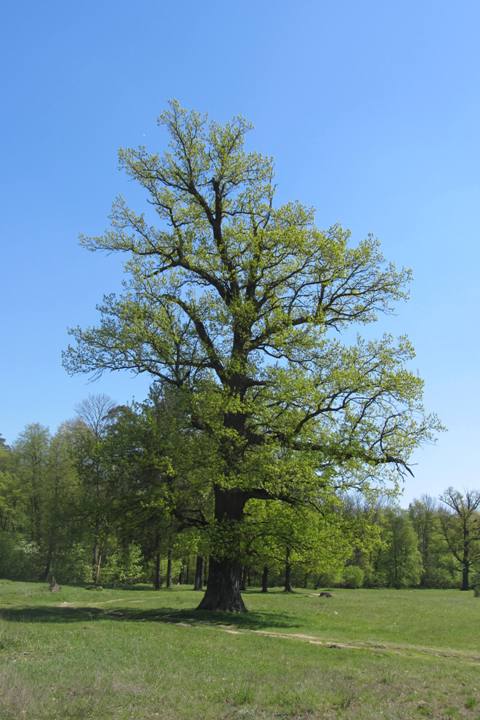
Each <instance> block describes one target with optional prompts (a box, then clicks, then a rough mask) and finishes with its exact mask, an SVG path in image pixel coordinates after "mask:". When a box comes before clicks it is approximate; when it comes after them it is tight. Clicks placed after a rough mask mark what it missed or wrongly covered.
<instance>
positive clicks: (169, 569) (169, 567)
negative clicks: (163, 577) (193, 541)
mask: <svg viewBox="0 0 480 720" xmlns="http://www.w3.org/2000/svg"><path fill="white" fill-rule="evenodd" d="M172 555H173V551H172V548H168V554H167V588H171V587H172Z"/></svg>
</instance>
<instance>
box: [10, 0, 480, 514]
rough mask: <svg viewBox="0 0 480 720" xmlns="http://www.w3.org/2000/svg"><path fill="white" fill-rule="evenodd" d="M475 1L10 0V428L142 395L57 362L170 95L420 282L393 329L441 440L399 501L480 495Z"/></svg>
mask: <svg viewBox="0 0 480 720" xmlns="http://www.w3.org/2000/svg"><path fill="white" fill-rule="evenodd" d="M479 27H480V4H479V3H477V2H475V1H474V0H470V1H468V0H467V1H465V2H460V3H455V4H454V3H452V2H450V1H447V0H439V1H436V2H428V0H423V1H421V2H418V0H416V1H415V2H413V1H410V0H403V2H397V3H393V2H384V1H383V0H376V1H375V2H369V1H368V0H363V2H358V1H357V0H349V1H344V2H342V1H341V0H331V1H329V2H326V1H322V0H316V1H313V0H312V1H307V0H297V1H296V2H295V3H293V2H291V1H290V0H277V1H276V2H273V0H269V1H267V0H264V1H263V2H262V1H261V0H256V2H253V1H251V0H243V1H242V2H237V3H228V2H225V1H223V2H221V1H219V0H212V1H208V0H206V1H205V2H203V3H199V2H194V1H193V0H184V1H183V2H182V1H181V0H179V1H178V2H176V3H173V2H167V1H164V2H161V1H160V0H157V1H156V2H154V1H153V0H137V2H135V3H133V2H131V1H128V2H127V1H126V0H96V1H95V2H92V1H91V0H85V1H84V2H81V3H68V2H60V1H55V0H50V1H49V2H46V3H39V2H33V0H30V2H25V1H24V2H22V0H17V1H16V2H13V0H10V1H8V0H7V2H6V3H4V5H3V7H2V33H1V34H2V38H1V46H0V54H1V57H0V60H1V62H0V73H1V77H2V83H1V87H2V95H1V97H2V112H1V114H0V138H1V144H2V148H1V162H2V173H1V184H2V187H1V195H0V198H1V200H0V202H1V213H0V238H1V256H0V257H1V261H0V307H1V335H0V337H1V349H2V352H1V353H0V378H1V381H0V382H1V388H0V398H1V401H0V433H2V434H3V435H4V436H5V437H6V439H7V441H8V442H12V441H14V439H15V437H16V436H17V434H18V433H19V432H20V431H21V430H22V428H23V427H24V426H25V425H26V424H27V423H29V422H32V421H37V422H40V423H42V424H45V425H48V426H50V428H51V429H52V430H55V428H56V427H57V426H58V424H59V423H60V422H61V421H62V420H64V419H67V418H69V417H71V416H72V415H73V414H74V406H75V404H76V403H78V402H79V401H80V400H82V399H83V398H84V397H86V396H87V395H88V394H89V393H91V392H104V393H107V394H109V395H111V396H112V398H113V399H115V400H116V401H118V402H125V401H127V400H128V399H130V398H131V397H132V396H135V397H136V398H137V399H143V397H144V396H145V394H146V389H147V386H148V382H147V379H146V378H137V379H132V378H130V377H127V376H115V377H114V376H106V377H104V378H103V379H101V380H100V381H98V382H96V383H95V384H93V385H92V384H90V385H89V384H88V383H87V380H86V378H85V377H75V378H70V377H68V376H67V375H66V373H65V372H64V370H63V369H62V366H61V360H60V354H61V351H62V349H63V348H64V347H65V346H66V344H67V333H66V328H67V326H69V325H74V324H81V325H85V324H88V323H93V322H95V319H96V312H95V304H96V302H98V301H99V300H100V299H101V296H102V294H103V293H104V292H106V291H112V290H115V289H117V288H118V285H119V281H120V277H121V272H120V267H119V265H118V262H117V261H116V259H114V258H112V257H110V258H109V257H100V256H99V255H92V254H90V253H87V252H86V251H84V250H82V249H81V248H80V247H79V246H78V242H77V236H78V234H79V233H80V232H85V233H87V234H94V233H98V232H101V231H102V230H103V229H104V228H105V227H106V226H107V216H108V213H109V210H110V204H111V201H112V200H113V198H114V196H115V195H116V194H117V193H119V192H123V193H125V194H126V195H127V196H128V195H129V194H131V193H132V192H133V191H134V190H133V187H132V186H131V185H129V183H128V182H127V181H126V180H125V178H123V177H122V175H121V174H120V173H119V172H118V169H117V160H116V153H117V149H118V148H119V147H120V146H122V145H124V146H125V145H126V146H128V145H137V144H147V145H148V146H150V147H151V148H160V147H161V143H162V141H163V138H162V136H161V135H160V132H159V131H158V130H157V128H156V125H155V118H156V117H157V115H158V114H159V112H160V111H161V110H162V109H163V108H164V107H165V104H166V102H167V100H168V99H169V98H172V97H176V98H178V99H179V100H180V101H181V102H182V103H183V104H184V105H186V106H187V107H193V108H196V109H199V110H204V111H208V112H209V113H210V114H211V116H212V117H214V118H216V119H219V120H224V119H227V118H228V117H229V116H231V115H233V114H236V113H241V114H243V115H245V116H246V117H248V118H249V119H250V120H252V121H253V123H254V124H255V128H256V129H255V131H254V133H253V134H252V136H251V143H252V146H254V147H255V148H256V149H258V150H260V151H262V152H266V153H268V154H272V155H274V156H275V158H276V166H277V180H278V185H279V193H280V197H281V198H282V199H286V198H289V199H299V200H302V201H304V202H306V203H307V204H310V205H313V206H315V207H316V208H317V221H318V225H319V226H320V227H327V226H329V225H330V224H332V223H334V222H340V223H342V224H343V225H345V226H348V227H350V228H351V229H352V231H353V233H354V237H355V238H357V239H359V238H361V237H363V236H364V235H365V234H366V233H367V232H370V231H371V232H373V233H374V234H376V235H377V236H378V237H380V239H381V240H382V243H383V248H384V252H385V254H386V255H387V257H388V258H390V259H392V260H394V261H396V262H397V263H398V264H405V265H408V266H410V267H412V268H413V271H414V278H415V281H414V285H413V288H412V299H411V301H410V302H409V304H407V305H403V306H399V308H398V313H397V316H396V317H395V318H393V319H390V320H389V321H388V327H389V328H390V329H391V330H392V332H394V333H403V332H406V333H407V334H408V335H409V336H410V337H411V339H412V340H413V342H414V344H415V346H416V349H417V358H416V362H415V367H416V368H418V370H419V372H420V374H421V375H422V376H423V377H424V378H425V381H426V394H425V399H426V404H427V406H428V407H429V408H430V409H431V410H434V411H436V412H437V413H438V414H439V415H440V417H441V418H442V420H443V422H444V423H445V424H446V425H447V426H448V429H449V431H448V433H446V434H444V435H442V436H441V437H440V439H439V441H438V443H437V445H436V446H434V447H428V448H426V449H424V450H422V451H420V452H418V453H417V456H416V462H417V465H416V467H415V474H416V477H415V480H408V482H407V485H406V492H405V499H404V502H406V501H408V500H409V499H411V498H412V497H415V496H419V495H420V494H422V493H424V492H427V493H430V494H432V495H438V494H439V493H440V492H441V491H442V490H443V489H444V488H445V487H447V486H448V485H450V484H452V485H454V486H456V487H460V488H462V487H479V486H480V478H479V476H478V469H477V468H478V461H477V452H478V446H477V444H476V443H477V442H479V439H480V438H479V416H478V414H479V408H480V403H479V400H480V397H479V395H480V392H479V368H480V362H479V360H480V343H479V336H478V335H479V334H478V328H479V318H478V311H479V300H480V284H479V266H480V243H479V226H480V217H479V216H480V177H479V173H480V43H479V41H478V29H479Z"/></svg>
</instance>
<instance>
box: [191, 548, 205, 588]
mask: <svg viewBox="0 0 480 720" xmlns="http://www.w3.org/2000/svg"><path fill="white" fill-rule="evenodd" d="M203 565H204V559H203V557H202V556H201V555H197V560H196V563H195V581H194V585H193V589H194V590H202V589H203Z"/></svg>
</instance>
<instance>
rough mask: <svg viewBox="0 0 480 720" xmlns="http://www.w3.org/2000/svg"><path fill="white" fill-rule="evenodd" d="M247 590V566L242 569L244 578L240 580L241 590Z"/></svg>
mask: <svg viewBox="0 0 480 720" xmlns="http://www.w3.org/2000/svg"><path fill="white" fill-rule="evenodd" d="M246 589H247V568H246V567H245V565H243V567H242V576H241V578H240V590H246Z"/></svg>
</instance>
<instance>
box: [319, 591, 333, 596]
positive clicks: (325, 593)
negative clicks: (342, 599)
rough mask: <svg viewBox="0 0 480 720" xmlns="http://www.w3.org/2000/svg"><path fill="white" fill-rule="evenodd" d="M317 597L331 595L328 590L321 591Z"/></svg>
mask: <svg viewBox="0 0 480 720" xmlns="http://www.w3.org/2000/svg"><path fill="white" fill-rule="evenodd" d="M318 597H333V595H332V593H329V592H321V593H320V595H319V596H318Z"/></svg>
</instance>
